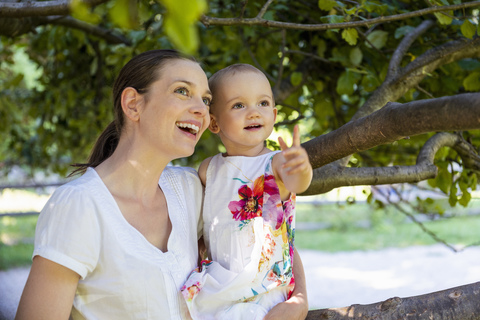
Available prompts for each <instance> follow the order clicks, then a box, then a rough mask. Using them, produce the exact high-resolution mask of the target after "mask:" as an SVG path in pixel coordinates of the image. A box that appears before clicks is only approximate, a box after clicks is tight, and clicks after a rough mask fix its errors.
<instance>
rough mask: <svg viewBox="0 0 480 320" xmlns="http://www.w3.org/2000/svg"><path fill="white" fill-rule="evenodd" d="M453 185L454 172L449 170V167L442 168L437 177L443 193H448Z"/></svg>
mask: <svg viewBox="0 0 480 320" xmlns="http://www.w3.org/2000/svg"><path fill="white" fill-rule="evenodd" d="M451 185H452V174H451V173H450V172H449V171H448V169H447V168H444V169H440V170H439V172H438V177H437V187H438V188H439V189H440V190H442V191H443V193H445V194H448V192H449V190H450V187H451ZM455 190H456V188H455Z"/></svg>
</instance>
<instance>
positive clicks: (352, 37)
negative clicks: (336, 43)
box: [342, 28, 358, 46]
mask: <svg viewBox="0 0 480 320" xmlns="http://www.w3.org/2000/svg"><path fill="white" fill-rule="evenodd" d="M342 38H343V39H345V41H347V42H348V44H349V45H351V46H354V45H356V44H357V39H358V32H357V29H354V28H347V29H344V30H343V31H342Z"/></svg>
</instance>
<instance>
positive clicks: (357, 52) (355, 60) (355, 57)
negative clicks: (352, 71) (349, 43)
mask: <svg viewBox="0 0 480 320" xmlns="http://www.w3.org/2000/svg"><path fill="white" fill-rule="evenodd" d="M362 59H363V53H362V50H361V49H360V48H359V47H355V48H353V49H352V50H350V61H351V62H352V64H353V65H354V66H358V65H359V64H360V63H361V62H362Z"/></svg>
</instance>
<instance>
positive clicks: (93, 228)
mask: <svg viewBox="0 0 480 320" xmlns="http://www.w3.org/2000/svg"><path fill="white" fill-rule="evenodd" d="M98 213H99V212H98V210H97V205H96V204H95V201H94V200H93V199H92V196H91V195H90V193H89V192H88V191H86V190H82V188H79V187H76V186H69V185H65V186H63V187H60V188H59V189H57V190H56V191H55V192H54V193H53V195H52V196H51V198H50V199H49V201H48V202H47V204H46V205H45V207H44V208H43V210H42V211H41V212H40V216H39V218H38V222H37V227H36V231H35V249H34V252H33V257H35V256H37V255H39V256H42V257H43V258H46V259H48V260H51V261H53V262H55V263H58V264H60V265H62V266H64V267H67V268H69V269H71V270H73V271H75V272H76V273H78V274H79V275H80V276H81V278H82V279H84V278H85V277H86V276H87V274H88V273H89V272H91V271H92V270H93V269H94V268H95V266H96V264H97V261H98V257H99V252H100V237H101V230H100V225H99V219H98Z"/></svg>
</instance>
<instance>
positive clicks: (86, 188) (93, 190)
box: [51, 168, 102, 202]
mask: <svg viewBox="0 0 480 320" xmlns="http://www.w3.org/2000/svg"><path fill="white" fill-rule="evenodd" d="M101 183H102V181H101V179H100V178H99V177H98V175H97V174H96V172H95V170H94V169H92V168H89V169H88V170H87V171H86V172H85V173H84V174H83V175H81V176H80V177H77V178H75V179H73V180H71V181H69V182H67V183H65V184H64V185H61V186H60V187H58V188H57V189H56V190H55V191H54V192H53V194H52V197H51V198H53V199H55V200H56V201H62V200H63V201H66V202H67V201H68V202H70V201H75V200H76V199H78V200H81V201H84V200H85V199H86V198H88V197H89V196H91V195H92V194H94V195H95V194H97V195H98V189H99V187H101Z"/></svg>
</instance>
